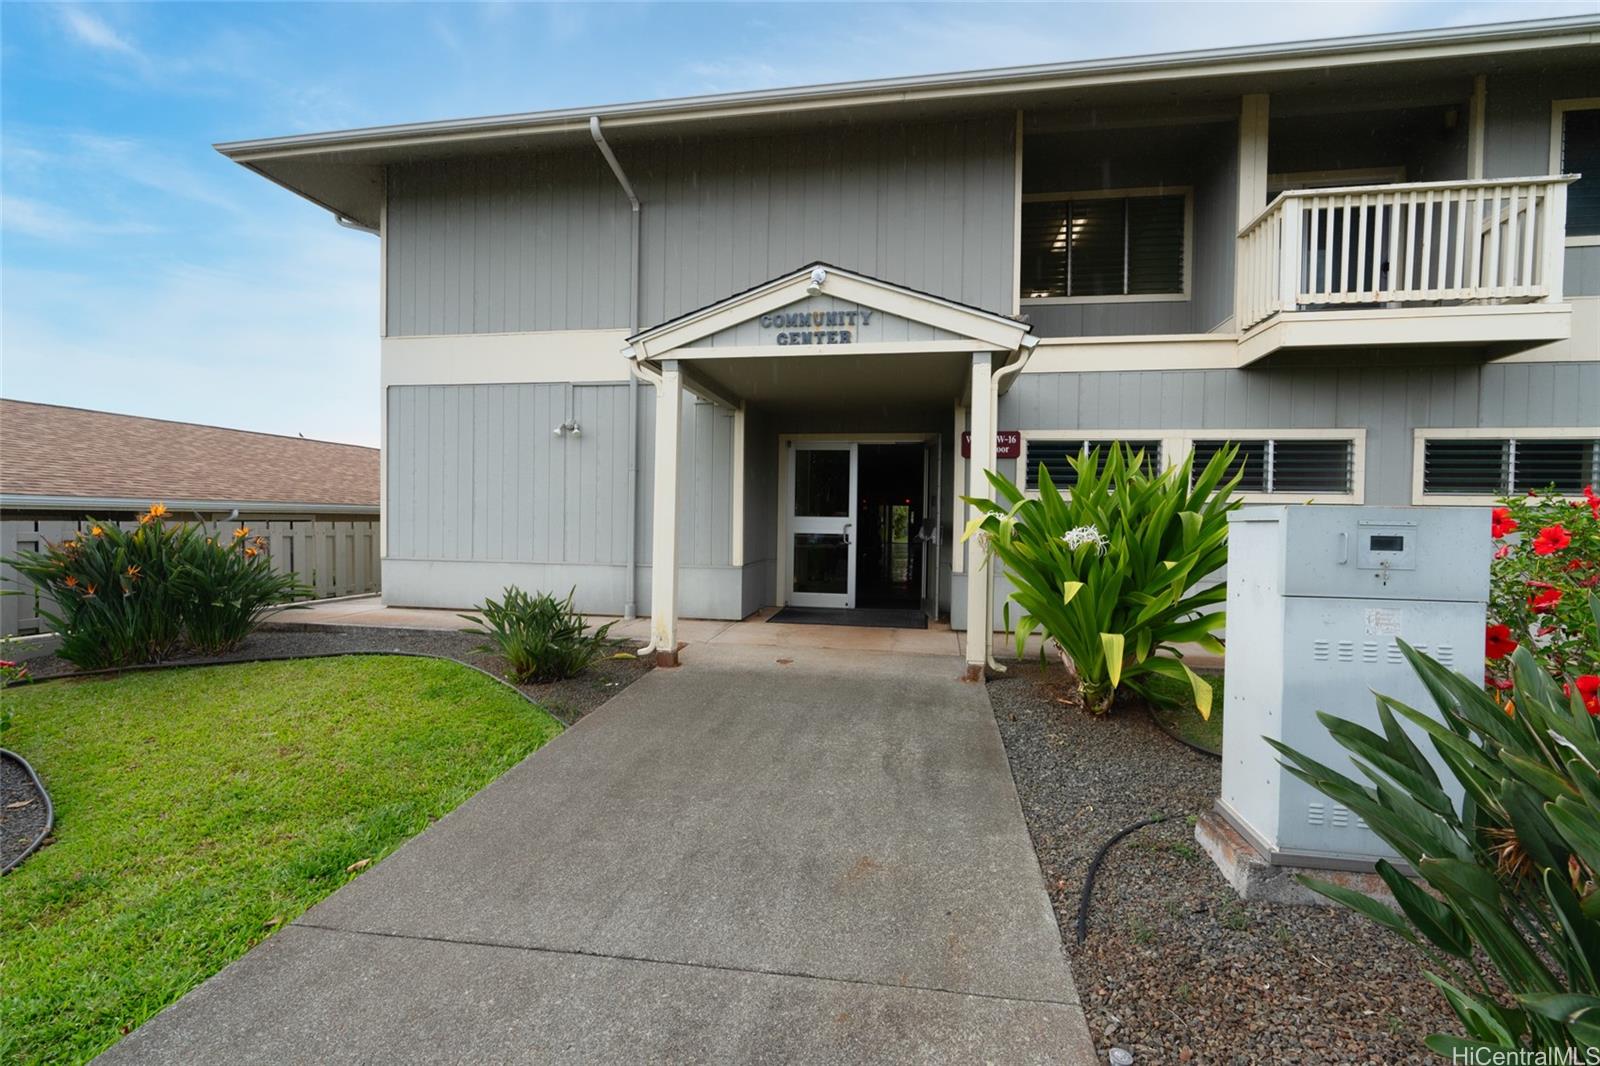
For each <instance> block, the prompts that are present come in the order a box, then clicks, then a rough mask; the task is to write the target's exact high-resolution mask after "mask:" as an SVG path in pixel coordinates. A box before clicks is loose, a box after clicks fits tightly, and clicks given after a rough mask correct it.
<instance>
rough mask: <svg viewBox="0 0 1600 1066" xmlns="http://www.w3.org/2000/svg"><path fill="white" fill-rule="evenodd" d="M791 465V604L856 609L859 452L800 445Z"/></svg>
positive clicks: (846, 445) (844, 445) (850, 446)
mask: <svg viewBox="0 0 1600 1066" xmlns="http://www.w3.org/2000/svg"><path fill="white" fill-rule="evenodd" d="M789 462H790V468H789V485H790V500H789V539H790V542H791V545H790V546H791V558H790V569H789V574H790V581H791V586H790V589H789V602H790V603H792V604H794V605H795V606H797V607H854V606H855V605H856V550H855V535H856V531H857V528H858V527H857V524H856V523H857V516H856V506H857V502H856V501H857V495H858V493H857V487H858V483H859V479H860V454H859V451H858V449H857V447H856V445H855V444H854V443H852V442H843V441H840V442H834V441H827V442H815V443H809V442H808V443H802V442H796V443H795V444H794V446H793V447H792V448H791V449H790V452H789Z"/></svg>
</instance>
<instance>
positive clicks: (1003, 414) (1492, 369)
mask: <svg viewBox="0 0 1600 1066" xmlns="http://www.w3.org/2000/svg"><path fill="white" fill-rule="evenodd" d="M1597 403H1600V364H1597V363H1511V364H1502V365H1488V366H1478V365H1473V364H1447V365H1411V366H1406V365H1394V363H1393V361H1389V362H1388V363H1387V365H1380V364H1379V362H1378V360H1376V359H1374V360H1371V361H1369V363H1368V365H1329V366H1310V367H1295V368H1288V367H1285V368H1277V369H1261V370H1181V371H1176V370H1175V371H1125V372H1094V373H1074V374H1023V375H1022V376H1021V377H1020V378H1018V379H1017V382H1016V384H1015V385H1014V386H1013V387H1012V389H1011V391H1010V392H1009V393H1008V394H1007V395H1006V396H1005V397H1004V398H1003V399H1002V401H1001V407H1000V420H1001V423H1002V425H1003V427H1004V428H1006V429H1023V430H1056V429H1061V430H1073V429H1076V430H1099V431H1105V430H1122V429H1128V430H1134V429H1142V430H1156V429H1165V430H1172V429H1207V428H1214V429H1302V428H1303V429H1353V428H1364V429H1366V431H1367V445H1366V479H1367V480H1366V502H1367V503H1375V504H1408V503H1410V502H1411V443H1412V430H1414V429H1416V428H1418V427H1440V426H1583V425H1588V424H1591V423H1592V422H1593V417H1592V416H1591V415H1588V414H1586V412H1589V411H1593V410H1594V409H1595V405H1596V404H1597ZM1004 465H1008V466H1010V467H1012V468H1014V467H1015V465H1016V464H1015V462H1011V463H1008V464H1004ZM1007 473H1008V474H1009V473H1014V469H1013V470H1008V471H1007Z"/></svg>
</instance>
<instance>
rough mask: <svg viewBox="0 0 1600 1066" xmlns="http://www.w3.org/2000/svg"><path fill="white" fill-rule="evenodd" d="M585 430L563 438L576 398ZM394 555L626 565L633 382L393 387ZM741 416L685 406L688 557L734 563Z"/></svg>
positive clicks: (644, 395)
mask: <svg viewBox="0 0 1600 1066" xmlns="http://www.w3.org/2000/svg"><path fill="white" fill-rule="evenodd" d="M569 389H570V392H571V397H570V403H571V405H572V413H573V416H574V417H575V418H576V419H577V421H578V423H579V426H580V427H581V430H582V432H581V433H579V434H578V435H577V436H572V435H566V436H560V437H558V436H556V435H555V432H554V431H555V428H556V427H557V426H558V425H560V424H561V423H562V422H563V421H565V419H566V413H567V410H568V408H567V405H568V403H569V398H568V392H569ZM388 403H389V424H388V440H387V442H386V443H387V448H388V452H389V464H388V473H389V514H388V516H387V526H386V527H385V529H386V532H387V535H388V538H389V540H388V544H389V547H388V554H389V556H390V557H392V558H402V559H449V560H471V561H480V562H529V563H568V564H591V565H602V566H616V565H621V564H623V563H625V562H626V561H627V545H628V541H627V538H628V532H629V531H628V528H627V513H628V512H627V492H626V489H627V473H628V460H627V440H628V438H627V425H628V418H627V416H628V406H627V404H628V389H627V386H626V385H575V386H567V385H563V384H544V385H404V386H393V387H391V388H390V389H389V398H388ZM640 409H641V417H640V433H639V451H640V477H639V481H640V503H639V527H638V530H637V536H638V541H637V548H638V553H639V555H638V561H639V562H640V563H641V564H643V563H648V562H649V561H650V514H651V500H652V492H653V488H654V482H653V478H652V474H651V472H652V471H653V469H654V457H653V452H654V443H653V442H654V433H655V394H654V390H652V389H651V388H649V387H648V386H646V387H644V388H643V389H641V390H640ZM732 457H733V417H732V415H731V414H729V413H728V412H727V411H725V410H721V409H719V408H716V407H713V406H711V405H709V404H705V403H700V402H697V401H695V400H694V399H693V398H689V399H688V400H686V401H685V408H684V436H683V451H682V454H681V456H680V463H681V467H680V469H681V470H682V477H683V481H682V484H681V494H682V495H681V497H680V500H681V502H680V506H679V528H678V536H679V558H680V562H681V563H682V565H684V566H726V565H727V564H728V561H729V559H730V556H731V552H730V537H731V533H730V526H731V515H732V486H733V470H732Z"/></svg>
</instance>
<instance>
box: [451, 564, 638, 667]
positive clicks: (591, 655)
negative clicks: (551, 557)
mask: <svg viewBox="0 0 1600 1066" xmlns="http://www.w3.org/2000/svg"><path fill="white" fill-rule="evenodd" d="M576 591H577V589H573V591H572V592H569V593H567V598H566V599H564V600H558V599H556V598H555V597H554V596H552V595H551V594H550V593H548V592H541V593H540V594H539V595H537V596H530V595H528V594H527V593H526V592H523V591H522V590H521V589H519V588H517V587H516V586H514V585H513V586H511V587H509V588H507V589H506V591H505V597H504V599H502V600H501V601H500V602H498V603H497V602H495V601H494V600H492V599H490V600H485V601H484V603H483V606H482V607H480V608H478V610H479V612H480V613H481V614H482V615H483V620H482V621H481V622H480V621H479V620H478V619H476V618H473V617H472V616H471V615H465V614H464V615H462V616H461V617H462V618H465V619H466V620H467V621H469V622H472V623H474V626H473V628H471V629H468V630H466V632H468V633H475V634H479V635H482V636H487V637H488V638H489V640H488V641H486V642H485V643H484V644H482V645H480V647H481V648H482V650H484V651H491V652H499V653H500V654H501V655H503V656H505V658H506V661H507V662H508V663H510V665H511V677H512V679H513V680H515V681H518V682H524V681H558V680H560V679H561V678H564V677H572V676H573V675H574V674H577V673H579V672H581V671H583V670H584V669H586V668H587V667H589V666H590V665H591V664H592V663H594V662H595V661H596V660H598V659H602V658H605V657H606V654H607V653H608V651H609V650H610V639H609V637H608V634H609V633H610V632H611V626H612V625H613V624H614V623H611V622H607V623H606V624H605V625H603V626H600V627H599V628H598V629H596V630H594V631H593V632H592V633H591V632H587V631H586V630H587V627H586V626H585V624H584V621H583V615H581V614H579V613H578V612H577V611H576V610H574V609H573V607H572V597H573V594H574V593H576Z"/></svg>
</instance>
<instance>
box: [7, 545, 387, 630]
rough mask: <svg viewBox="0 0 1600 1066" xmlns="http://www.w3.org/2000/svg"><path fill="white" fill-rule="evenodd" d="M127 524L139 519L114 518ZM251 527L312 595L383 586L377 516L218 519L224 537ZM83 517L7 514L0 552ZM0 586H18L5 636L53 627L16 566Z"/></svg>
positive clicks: (45, 603)
mask: <svg viewBox="0 0 1600 1066" xmlns="http://www.w3.org/2000/svg"><path fill="white" fill-rule="evenodd" d="M113 524H115V525H119V526H121V527H123V528H124V529H128V528H132V527H133V526H135V525H137V524H138V523H136V522H134V521H131V520H130V521H124V522H117V523H113ZM241 525H243V526H248V527H249V529H250V535H251V536H252V537H254V536H261V537H263V538H265V539H266V542H267V549H266V550H267V553H268V554H269V555H270V556H271V558H272V564H273V569H275V570H277V571H278V572H279V573H294V574H296V575H297V576H298V577H299V578H300V580H301V581H302V582H303V583H304V584H306V585H309V586H310V587H311V588H312V589H314V590H315V592H314V594H313V595H312V596H311V597H310V598H311V599H318V600H325V599H329V598H330V597H333V596H354V595H358V594H360V593H371V592H377V591H378V590H379V588H380V585H379V568H378V549H379V544H380V543H381V541H380V538H379V536H378V523H377V521H375V520H374V521H349V520H338V521H333V520H328V521H323V520H317V519H309V518H298V519H282V520H273V521H260V522H232V523H218V524H217V528H218V529H219V531H220V532H221V533H222V535H223V536H228V535H229V534H230V532H231V530H233V529H235V528H237V527H239V526H241ZM83 526H84V523H83V522H82V521H71V520H68V519H53V518H40V519H26V518H7V519H4V520H3V521H0V557H5V558H9V557H10V556H12V555H15V554H16V553H17V552H20V551H40V550H43V548H44V546H45V544H46V543H50V544H54V543H56V542H57V541H61V540H65V539H66V538H68V537H71V536H72V535H74V534H75V533H78V532H80V531H81V530H82V528H83ZM0 589H6V590H16V591H18V592H20V593H21V595H18V596H10V595H7V596H0V636H13V635H20V636H26V635H28V634H30V633H42V632H44V631H46V630H47V629H49V628H50V625H49V622H48V621H46V620H45V619H44V618H43V617H42V616H41V615H40V610H41V608H42V609H44V610H50V607H51V605H50V600H49V598H48V597H41V596H40V595H39V594H38V593H37V592H36V591H35V589H34V587H33V585H32V583H30V582H29V581H28V580H27V579H25V578H23V577H22V576H21V575H19V574H18V573H17V572H16V571H15V570H13V569H12V568H11V567H9V566H5V565H4V564H0Z"/></svg>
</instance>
